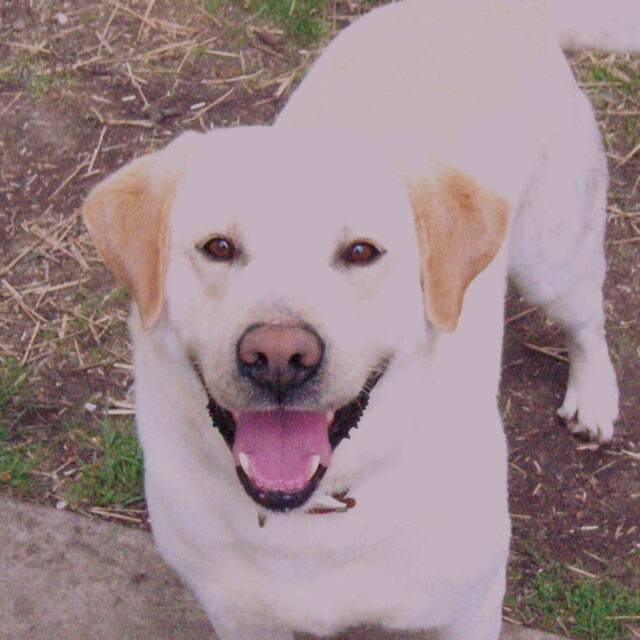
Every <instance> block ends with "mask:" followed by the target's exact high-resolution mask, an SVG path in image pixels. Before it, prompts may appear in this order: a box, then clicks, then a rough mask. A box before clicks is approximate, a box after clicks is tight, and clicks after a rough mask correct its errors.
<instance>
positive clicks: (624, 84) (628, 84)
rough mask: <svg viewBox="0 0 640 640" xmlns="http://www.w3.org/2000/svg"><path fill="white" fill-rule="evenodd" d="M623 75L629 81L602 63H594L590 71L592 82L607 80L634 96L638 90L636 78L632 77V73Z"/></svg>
mask: <svg viewBox="0 0 640 640" xmlns="http://www.w3.org/2000/svg"><path fill="white" fill-rule="evenodd" d="M627 71H628V70H627ZM625 75H627V76H628V77H629V78H630V81H627V80H624V79H623V78H620V77H618V76H617V75H615V74H614V73H612V72H611V70H610V69H608V68H607V67H606V66H604V65H595V66H594V67H593V69H592V71H591V79H592V80H593V81H594V82H607V83H610V84H613V85H615V86H617V87H619V88H620V89H621V90H622V91H624V92H625V93H626V94H627V95H629V96H635V95H636V94H637V92H638V80H637V79H636V78H634V77H633V75H632V73H626V74H625Z"/></svg>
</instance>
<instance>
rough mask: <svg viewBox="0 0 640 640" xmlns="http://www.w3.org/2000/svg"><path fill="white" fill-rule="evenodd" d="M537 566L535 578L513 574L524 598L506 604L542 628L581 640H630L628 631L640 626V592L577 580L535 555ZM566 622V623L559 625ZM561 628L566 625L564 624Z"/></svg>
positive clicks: (609, 582)
mask: <svg viewBox="0 0 640 640" xmlns="http://www.w3.org/2000/svg"><path fill="white" fill-rule="evenodd" d="M530 554H531V556H532V557H533V559H534V561H535V564H536V566H537V567H538V568H537V570H536V571H535V573H534V574H533V575H532V576H528V577H525V576H523V575H522V574H518V573H516V572H513V571H512V572H511V575H510V577H511V580H512V581H517V582H521V581H525V584H524V585H522V584H520V585H519V588H518V591H519V592H520V593H521V595H520V596H519V597H518V598H517V599H516V598H515V597H514V596H509V597H507V598H506V600H505V604H506V605H507V606H508V607H509V608H510V609H511V611H512V612H514V613H515V614H516V615H518V616H519V617H520V618H521V619H523V620H525V621H526V622H530V621H531V624H534V625H535V626H536V627H539V628H542V629H546V630H549V631H553V632H556V633H564V631H565V628H566V630H567V631H568V632H569V635H570V637H571V638H575V639H576V640H580V639H584V640H626V639H629V640H630V639H631V638H632V637H633V636H632V634H631V632H630V631H629V628H628V626H629V625H631V626H632V627H634V628H637V627H638V626H640V590H635V591H634V590H630V589H628V588H626V587H625V586H624V585H622V584H620V583H619V582H617V581H616V580H612V579H609V578H602V579H595V578H576V577H574V574H573V573H571V572H569V571H567V570H566V569H565V568H564V567H563V566H562V565H560V564H558V563H556V562H552V561H549V560H547V559H546V558H544V557H543V556H542V555H541V554H539V553H536V552H534V551H532V550H530ZM559 621H560V622H559ZM560 623H561V624H560Z"/></svg>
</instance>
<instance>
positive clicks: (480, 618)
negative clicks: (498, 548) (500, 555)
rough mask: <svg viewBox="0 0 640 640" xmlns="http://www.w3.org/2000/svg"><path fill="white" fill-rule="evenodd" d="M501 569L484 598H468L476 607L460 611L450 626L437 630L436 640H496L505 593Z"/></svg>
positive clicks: (500, 626) (500, 623)
mask: <svg viewBox="0 0 640 640" xmlns="http://www.w3.org/2000/svg"><path fill="white" fill-rule="evenodd" d="M505 571H506V568H505V567H503V568H502V569H501V570H500V571H499V572H498V575H497V577H496V579H495V580H494V582H493V584H491V586H490V588H489V589H488V591H486V592H485V595H484V596H481V597H480V598H479V602H478V601H477V600H476V599H475V598H473V597H472V598H470V599H469V600H470V602H473V601H476V603H477V605H478V606H475V607H471V608H468V609H465V610H464V611H460V613H459V615H458V617H457V618H456V620H455V621H454V622H452V623H451V624H450V625H448V626H446V627H443V628H440V629H438V633H437V635H436V638H437V639H438V640H498V639H499V637H500V630H501V629H502V599H503V597H504V591H505Z"/></svg>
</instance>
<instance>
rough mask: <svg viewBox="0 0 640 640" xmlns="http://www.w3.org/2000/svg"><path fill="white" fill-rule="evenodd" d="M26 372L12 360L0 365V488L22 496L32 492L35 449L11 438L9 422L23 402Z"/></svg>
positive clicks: (36, 459)
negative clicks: (11, 490) (31, 473)
mask: <svg viewBox="0 0 640 640" xmlns="http://www.w3.org/2000/svg"><path fill="white" fill-rule="evenodd" d="M28 373H29V372H28V369H27V368H25V367H24V366H23V365H21V364H20V363H19V362H18V361H17V360H16V359H14V358H8V359H7V360H5V361H4V362H2V364H1V365H0V486H2V485H5V486H8V487H11V488H12V489H13V490H15V491H17V492H18V493H19V494H21V495H23V496H28V495H31V494H32V493H33V491H34V490H35V488H34V487H33V485H32V482H31V477H30V475H29V472H30V471H31V469H33V468H34V467H35V466H36V464H37V462H38V458H37V455H36V453H37V446H35V445H31V444H30V443H29V442H28V441H27V442H21V441H19V440H16V439H15V438H14V437H12V434H11V433H10V432H9V427H8V422H9V418H10V414H11V413H12V412H13V411H16V410H19V408H20V406H21V404H22V403H23V401H24V396H25V390H26V384H27V376H28Z"/></svg>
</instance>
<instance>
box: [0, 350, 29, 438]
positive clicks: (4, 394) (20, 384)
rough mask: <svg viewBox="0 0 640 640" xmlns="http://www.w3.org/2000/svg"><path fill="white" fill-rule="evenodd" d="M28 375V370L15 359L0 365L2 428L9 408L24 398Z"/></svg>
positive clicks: (8, 359)
mask: <svg viewBox="0 0 640 640" xmlns="http://www.w3.org/2000/svg"><path fill="white" fill-rule="evenodd" d="M28 374H29V372H28V369H26V368H25V367H24V366H23V365H21V364H20V363H19V362H18V360H16V359H15V358H7V359H6V360H4V361H3V362H1V363H0V426H2V423H3V420H4V412H5V410H6V409H7V407H8V406H9V405H10V404H14V405H15V404H18V402H19V401H20V400H21V399H22V398H23V396H24V390H25V385H26V381H27V376H28Z"/></svg>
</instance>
